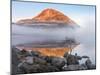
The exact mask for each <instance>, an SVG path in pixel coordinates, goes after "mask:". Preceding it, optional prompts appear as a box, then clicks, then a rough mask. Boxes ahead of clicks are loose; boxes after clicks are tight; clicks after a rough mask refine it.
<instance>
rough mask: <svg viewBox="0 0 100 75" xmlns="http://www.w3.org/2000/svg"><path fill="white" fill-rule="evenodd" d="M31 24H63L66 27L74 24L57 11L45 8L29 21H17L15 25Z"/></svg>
mask: <svg viewBox="0 0 100 75" xmlns="http://www.w3.org/2000/svg"><path fill="white" fill-rule="evenodd" d="M33 23H64V24H68V25H73V24H76V23H75V22H74V21H73V20H71V19H70V18H69V17H68V16H66V15H64V14H63V13H61V12H60V11H58V10H55V9H51V8H47V9H45V10H43V11H42V12H40V14H38V15H37V16H35V17H33V18H31V19H23V20H19V21H18V22H17V24H33Z"/></svg>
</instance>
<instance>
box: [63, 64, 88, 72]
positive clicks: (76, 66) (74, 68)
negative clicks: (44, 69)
mask: <svg viewBox="0 0 100 75" xmlns="http://www.w3.org/2000/svg"><path fill="white" fill-rule="evenodd" d="M86 69H87V68H86V67H84V66H82V65H68V66H67V67H64V68H63V70H65V71H74V70H86Z"/></svg>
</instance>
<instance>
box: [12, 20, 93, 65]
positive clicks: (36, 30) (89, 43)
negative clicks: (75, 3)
mask: <svg viewBox="0 0 100 75" xmlns="http://www.w3.org/2000/svg"><path fill="white" fill-rule="evenodd" d="M83 24H84V25H83V26H80V28H78V29H73V28H69V27H55V28H54V27H39V26H38V27H36V26H35V27H34V26H33V27H30V26H21V25H12V45H13V46H16V45H19V44H35V43H41V42H44V41H46V42H62V41H64V40H65V39H66V38H72V39H75V40H76V41H78V42H80V45H78V46H77V47H76V48H75V49H74V50H73V52H72V53H73V54H75V53H77V54H78V55H80V56H83V55H87V56H89V57H90V59H91V60H92V62H93V63H95V21H93V20H89V21H88V20H87V21H86V22H85V23H83Z"/></svg>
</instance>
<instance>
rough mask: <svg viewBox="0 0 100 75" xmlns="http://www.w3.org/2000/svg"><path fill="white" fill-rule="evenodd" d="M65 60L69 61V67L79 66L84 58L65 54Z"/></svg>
mask: <svg viewBox="0 0 100 75" xmlns="http://www.w3.org/2000/svg"><path fill="white" fill-rule="evenodd" d="M64 58H65V59H66V61H67V65H78V64H79V60H81V59H82V57H80V56H77V55H71V54H68V53H65V54H64Z"/></svg>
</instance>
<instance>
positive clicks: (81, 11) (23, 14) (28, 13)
mask: <svg viewBox="0 0 100 75" xmlns="http://www.w3.org/2000/svg"><path fill="white" fill-rule="evenodd" d="M46 8H53V9H56V10H58V11H60V12H62V13H63V14H65V15H67V16H69V17H70V18H71V19H72V20H75V21H76V22H80V17H82V18H86V17H87V16H88V18H89V16H93V15H95V6H84V5H68V4H52V3H36V2H20V1H13V2H12V22H16V21H18V20H20V19H26V18H33V17H34V16H36V15H38V14H39V13H40V12H41V11H42V10H44V9H46Z"/></svg>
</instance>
